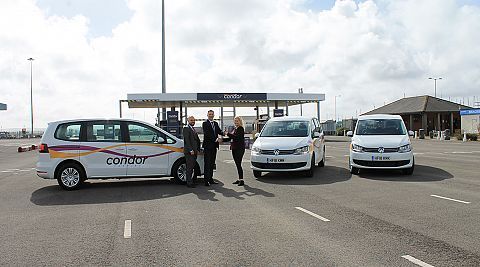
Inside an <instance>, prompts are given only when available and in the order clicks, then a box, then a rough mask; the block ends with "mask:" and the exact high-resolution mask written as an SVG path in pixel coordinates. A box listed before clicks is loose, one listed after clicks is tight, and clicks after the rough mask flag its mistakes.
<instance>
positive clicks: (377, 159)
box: [372, 156, 390, 161]
mask: <svg viewBox="0 0 480 267" xmlns="http://www.w3.org/2000/svg"><path fill="white" fill-rule="evenodd" d="M388 160H390V157H384V156H372V161H388Z"/></svg>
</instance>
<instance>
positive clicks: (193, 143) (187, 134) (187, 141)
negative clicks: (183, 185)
mask: <svg viewBox="0 0 480 267" xmlns="http://www.w3.org/2000/svg"><path fill="white" fill-rule="evenodd" d="M193 126H195V118H194V117H193V116H190V117H188V125H187V126H185V127H183V154H185V161H186V163H187V177H186V180H187V186H188V187H195V184H194V183H193V173H194V169H195V163H196V161H197V155H198V153H199V152H200V138H198V134H197V132H196V131H195V129H194V128H193Z"/></svg>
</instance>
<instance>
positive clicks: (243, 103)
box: [121, 93, 325, 108]
mask: <svg viewBox="0 0 480 267" xmlns="http://www.w3.org/2000/svg"><path fill="white" fill-rule="evenodd" d="M324 100H325V94H303V93H165V94H161V93H159V94H128V95H127V100H121V101H122V102H128V107H129V108H170V107H176V106H188V107H189V108H193V107H212V106H217V107H219V106H222V105H225V106H232V105H233V106H235V107H256V106H259V107H262V106H267V105H272V104H274V105H278V106H294V105H298V104H306V103H318V102H320V101H324Z"/></svg>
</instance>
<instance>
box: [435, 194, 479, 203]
mask: <svg viewBox="0 0 480 267" xmlns="http://www.w3.org/2000/svg"><path fill="white" fill-rule="evenodd" d="M430 196H431V197H437V198H441V199H446V200H451V201H456V202H460V203H464V204H470V202H468V201H463V200H458V199H453V198H449V197H442V196H438V195H430Z"/></svg>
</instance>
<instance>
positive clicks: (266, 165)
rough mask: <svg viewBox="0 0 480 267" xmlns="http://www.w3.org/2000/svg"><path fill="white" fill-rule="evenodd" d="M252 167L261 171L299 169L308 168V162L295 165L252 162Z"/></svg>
mask: <svg viewBox="0 0 480 267" xmlns="http://www.w3.org/2000/svg"><path fill="white" fill-rule="evenodd" d="M252 166H253V167H256V168H260V169H284V170H285V169H298V168H301V167H305V166H307V163H306V162H295V163H261V162H252Z"/></svg>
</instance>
